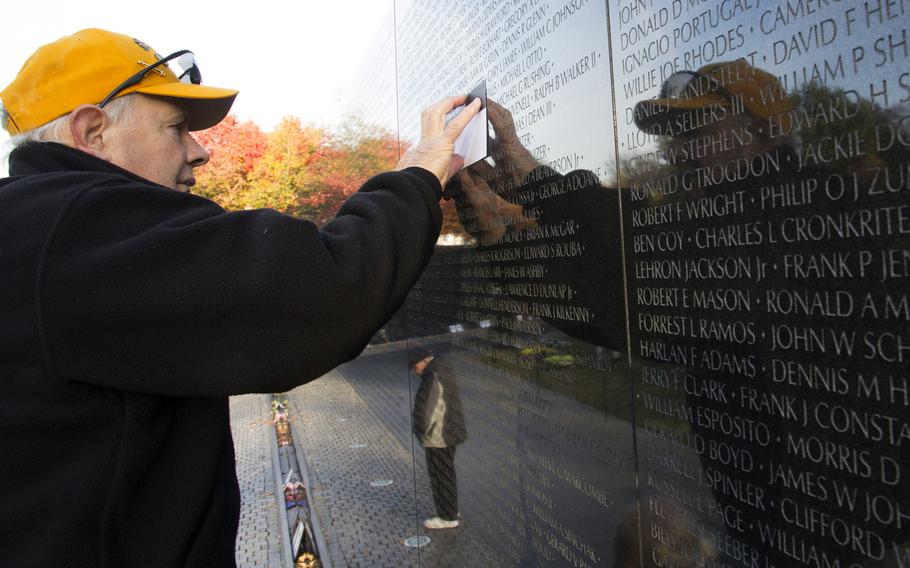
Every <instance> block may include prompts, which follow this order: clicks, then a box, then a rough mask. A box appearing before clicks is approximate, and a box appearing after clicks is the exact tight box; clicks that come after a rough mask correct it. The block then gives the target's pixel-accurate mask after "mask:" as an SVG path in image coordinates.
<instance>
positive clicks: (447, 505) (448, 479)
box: [408, 347, 468, 529]
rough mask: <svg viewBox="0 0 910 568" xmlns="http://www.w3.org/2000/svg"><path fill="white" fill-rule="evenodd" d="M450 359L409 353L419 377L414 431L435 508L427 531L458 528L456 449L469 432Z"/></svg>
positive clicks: (424, 350)
mask: <svg viewBox="0 0 910 568" xmlns="http://www.w3.org/2000/svg"><path fill="white" fill-rule="evenodd" d="M437 351H438V349H437ZM448 358H449V357H448V355H447V354H440V355H439V356H437V354H435V353H434V352H433V351H432V350H430V349H428V348H425V347H416V348H414V349H411V350H409V351H408V366H409V367H410V368H411V369H413V370H414V374H415V375H417V376H418V377H420V387H418V389H417V394H416V395H415V396H414V410H413V412H412V413H411V427H412V429H413V431H414V435H415V436H416V437H417V439H418V440H420V444H421V445H422V446H423V447H424V451H425V454H426V461H427V475H428V476H429V478H430V490H431V491H432V493H433V504H434V506H435V507H436V516H435V517H430V518H428V519H426V520H425V521H424V522H423V526H425V527H426V528H428V529H454V528H456V527H457V526H458V524H459V521H458V483H457V481H456V476H455V449H456V448H457V447H458V446H459V445H460V444H463V443H464V441H465V440H467V438H468V432H467V429H466V428H465V423H464V414H463V413H462V410H461V395H459V394H458V390H459V389H458V379H457V377H456V376H455V371H454V369H452V365H451V364H450V362H449V361H448Z"/></svg>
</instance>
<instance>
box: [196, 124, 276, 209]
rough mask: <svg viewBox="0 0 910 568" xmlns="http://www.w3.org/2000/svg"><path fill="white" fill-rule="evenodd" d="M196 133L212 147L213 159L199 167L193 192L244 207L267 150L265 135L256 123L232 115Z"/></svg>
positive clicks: (230, 204) (229, 207)
mask: <svg viewBox="0 0 910 568" xmlns="http://www.w3.org/2000/svg"><path fill="white" fill-rule="evenodd" d="M194 136H195V137H196V139H197V140H198V141H199V143H200V144H202V146H203V147H204V148H205V149H206V150H208V152H209V156H210V159H209V163H208V164H206V165H205V166H204V167H202V168H199V169H198V170H196V186H195V187H194V188H193V191H194V192H195V193H197V194H199V195H202V196H204V197H208V198H209V199H212V200H213V201H215V202H217V203H218V204H220V205H221V206H222V207H224V208H226V209H241V208H242V207H243V205H242V204H243V202H244V194H245V193H246V191H247V190H248V188H249V185H250V181H251V177H252V173H253V170H254V168H255V167H256V164H257V163H258V161H259V159H260V158H261V157H262V155H263V153H264V152H265V149H266V136H265V134H264V133H263V132H262V130H261V129H260V128H259V127H258V126H256V124H255V123H253V122H251V121H246V122H240V121H238V120H237V117H235V116H234V115H228V116H227V117H225V119H224V120H222V121H221V122H220V123H218V124H217V125H216V126H214V127H212V128H209V129H207V130H202V131H200V132H196V133H195V134H194Z"/></svg>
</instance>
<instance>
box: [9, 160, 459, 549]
mask: <svg viewBox="0 0 910 568" xmlns="http://www.w3.org/2000/svg"><path fill="white" fill-rule="evenodd" d="M10 173H11V177H9V178H6V179H3V180H0V314H2V320H0V492H2V499H0V564H2V565H3V566H16V567H21V566H92V567H115V566H116V567H128V566H140V565H141V566H144V567H148V566H218V567H222V566H233V565H234V540H235V536H236V532H237V523H238V517H239V508H240V503H239V490H238V486H237V479H236V475H235V472H234V450H233V442H232V440H231V434H230V429H229V420H228V418H229V417H228V404H227V396H228V395H233V394H238V393H249V392H280V391H284V390H287V389H290V388H293V387H295V386H297V385H300V384H302V383H305V382H307V381H309V380H311V379H313V378H316V377H318V376H320V375H321V374H323V373H324V372H326V371H327V370H329V369H331V368H333V367H334V366H336V365H338V364H340V363H342V362H344V361H346V360H348V359H351V358H352V357H355V356H356V355H357V354H358V353H359V352H360V351H361V350H362V349H363V347H364V345H365V344H366V342H367V340H368V339H369V338H370V336H371V335H372V334H373V333H374V332H375V331H376V329H378V328H379V327H380V326H381V325H382V323H384V321H385V320H386V319H388V318H389V317H391V315H392V314H393V313H394V312H395V311H396V310H397V308H398V307H399V306H400V304H401V303H402V302H403V300H404V298H405V295H406V294H407V292H408V290H409V289H410V288H411V286H412V285H413V284H414V282H415V281H416V280H417V278H418V276H419V275H420V273H421V271H422V270H423V268H424V266H425V265H426V262H427V261H428V259H429V257H430V255H431V254H432V250H433V245H434V243H435V241H436V239H437V237H438V234H439V228H440V224H441V214H440V210H439V204H438V201H439V196H440V187H439V182H438V181H437V180H436V178H435V177H434V176H433V175H432V174H430V173H429V172H427V171H425V170H422V169H419V168H409V169H408V170H405V171H403V172H397V173H385V174H381V175H378V176H376V177H374V178H372V179H371V180H370V181H368V182H367V183H366V184H365V185H364V186H363V188H362V189H361V190H360V192H358V193H357V194H355V195H354V196H352V197H351V198H350V199H349V200H348V202H347V203H346V204H345V205H344V206H343V207H342V209H341V211H340V212H339V214H338V216H337V217H336V219H335V220H333V221H332V222H331V223H329V224H328V225H326V226H325V227H324V228H323V229H322V230H319V229H318V228H317V227H316V226H315V225H313V224H312V223H309V222H306V221H301V220H298V219H295V218H292V217H288V216H286V215H282V214H279V213H277V212H275V211H273V210H267V209H266V210H256V211H243V212H235V213H226V212H225V211H224V210H223V209H222V208H220V207H219V206H218V205H216V204H214V203H212V202H211V201H209V200H207V199H204V198H201V197H198V196H194V195H189V194H183V193H179V192H176V191H173V190H170V189H167V188H164V187H161V186H158V185H155V184H153V183H151V182H149V181H147V180H144V179H142V178H140V177H138V176H135V175H133V174H131V173H129V172H127V171H125V170H122V169H120V168H118V167H116V166H114V165H112V164H109V163H107V162H104V161H102V160H98V159H96V158H94V157H92V156H89V155H87V154H84V153H82V152H79V151H77V150H73V149H71V148H68V147H65V146H62V145H59V144H53V143H49V144H43V143H42V144H37V143H34V144H27V145H25V146H22V147H20V148H18V149H16V150H14V151H13V153H12V154H11V156H10Z"/></svg>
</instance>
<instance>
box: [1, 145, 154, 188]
mask: <svg viewBox="0 0 910 568" xmlns="http://www.w3.org/2000/svg"><path fill="white" fill-rule="evenodd" d="M72 171H79V172H99V173H110V174H117V175H122V176H126V177H128V178H130V179H131V180H134V181H138V182H141V183H144V184H151V185H155V186H158V184H155V183H153V182H150V181H149V180H147V179H145V178H143V177H141V176H137V175H136V174H134V173H132V172H129V171H127V170H125V169H123V168H121V167H120V166H116V165H114V164H112V163H110V162H108V161H106V160H102V159H101V158H96V157H95V156H92V155H91V154H86V153H85V152H83V151H81V150H76V149H75V148H70V147H69V146H66V145H64V144H58V143H57V142H26V143H25V144H22V145H21V146H17V147H16V148H15V149H14V150H13V151H12V152H10V155H9V174H10V176H28V175H35V174H47V173H54V172H72Z"/></svg>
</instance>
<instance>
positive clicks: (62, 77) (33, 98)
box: [0, 28, 237, 136]
mask: <svg viewBox="0 0 910 568" xmlns="http://www.w3.org/2000/svg"><path fill="white" fill-rule="evenodd" d="M188 53H189V52H178V53H176V54H172V55H171V56H168V57H167V58H162V57H161V56H160V55H158V54H157V53H156V52H155V51H154V50H153V49H152V48H150V47H149V46H148V45H146V44H145V43H143V42H141V41H139V40H137V39H135V38H132V37H130V36H128V35H124V34H118V33H114V32H109V31H106V30H101V29H95V28H93V29H87V30H82V31H80V32H76V33H74V34H72V35H69V36H66V37H63V38H60V39H58V40H57V41H55V42H52V43H49V44H47V45H44V46H41V47H40V48H38V50H37V51H35V53H33V54H32V56H31V57H29V58H28V60H27V61H26V62H25V64H24V65H23V66H22V69H20V70H19V74H18V75H16V78H15V79H14V80H13V82H12V83H10V84H9V85H8V86H7V87H6V88H5V89H4V90H3V91H0V101H2V103H3V107H4V108H5V109H6V112H7V114H8V115H9V118H10V120H8V121H7V126H6V129H7V131H8V132H9V133H10V135H11V136H14V135H16V134H21V133H23V132H28V131H29V130H32V129H33V128H37V127H39V126H42V125H44V124H47V123H48V122H50V121H52V120H54V119H55V118H59V117H61V116H63V115H65V114H67V113H69V112H70V111H72V110H73V109H75V108H76V107H78V106H79V105H83V104H99V103H101V102H102V101H105V102H106V101H107V100H109V98H115V97H120V96H123V95H128V94H130V93H143V94H146V95H154V96H157V97H167V98H172V99H179V100H180V103H181V105H182V106H184V107H185V108H186V109H187V112H189V115H190V119H189V128H190V130H202V129H204V128H209V127H211V126H214V125H216V124H218V123H219V122H220V121H221V119H223V118H224V117H225V115H227V113H228V111H230V109H231V105H232V104H233V103H234V98H235V97H236V96H237V91H235V90H232V89H219V88H217V87H207V86H203V85H201V84H200V83H201V76H200V74H199V71H198V68H197V67H195V62H194V61H192V54H191V53H189V57H190V60H191V63H190V65H192V66H193V69H194V70H193V73H192V77H190V76H189V75H187V76H184V77H182V78H181V77H178V76H177V74H176V73H174V71H173V70H172V69H171V67H170V66H169V65H168V63H171V61H170V60H172V59H176V57H174V56H176V55H178V54H184V55H185V54H188ZM162 59H165V60H168V61H163V62H162V61H161V60H162ZM184 59H185V58H184ZM130 79H132V81H133V82H130V81H129V80H130ZM189 79H192V80H191V81H189V82H184V81H188V80H189ZM127 83H129V84H127Z"/></svg>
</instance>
